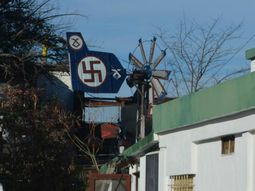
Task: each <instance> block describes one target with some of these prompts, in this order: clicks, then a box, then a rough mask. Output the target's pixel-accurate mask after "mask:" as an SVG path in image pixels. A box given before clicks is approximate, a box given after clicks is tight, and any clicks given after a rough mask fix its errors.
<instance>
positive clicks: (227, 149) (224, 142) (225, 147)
mask: <svg viewBox="0 0 255 191" xmlns="http://www.w3.org/2000/svg"><path fill="white" fill-rule="evenodd" d="M234 151H235V136H233V135H231V136H226V137H222V138H221V154H223V155H227V154H231V153H234Z"/></svg>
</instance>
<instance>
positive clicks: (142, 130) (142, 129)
mask: <svg viewBox="0 0 255 191" xmlns="http://www.w3.org/2000/svg"><path fill="white" fill-rule="evenodd" d="M141 88H142V90H141V105H140V139H142V138H144V137H145V115H144V109H145V108H144V106H145V104H144V96H145V84H142V87H141Z"/></svg>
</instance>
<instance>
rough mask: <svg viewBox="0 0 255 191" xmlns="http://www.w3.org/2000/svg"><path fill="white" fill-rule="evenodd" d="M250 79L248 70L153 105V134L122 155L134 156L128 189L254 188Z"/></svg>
mask: <svg viewBox="0 0 255 191" xmlns="http://www.w3.org/2000/svg"><path fill="white" fill-rule="evenodd" d="M254 53H255V49H252V50H250V51H247V53H246V57H247V59H251V60H252V59H253V58H254V56H253V55H255V54H254ZM252 64H253V62H252ZM254 82H255V73H254V72H252V73H250V74H247V75H245V76H243V77H240V78H237V79H234V80H229V81H226V82H224V83H222V84H219V85H217V86H215V87H212V88H208V89H204V90H201V91H199V92H197V93H194V94H191V95H187V96H184V97H181V98H178V99H175V100H173V101H169V102H167V103H164V104H161V105H158V106H155V107H154V109H153V133H151V134H150V135H148V136H146V137H145V138H144V139H142V140H141V141H139V142H138V143H136V144H134V145H133V146H131V147H129V148H128V149H126V150H125V151H124V152H123V154H122V157H124V158H130V157H134V158H137V159H138V162H137V164H135V165H132V166H130V167H129V173H130V175H131V176H132V181H131V182H132V183H131V187H132V189H131V190H132V191H137V190H139V191H157V190H159V191H177V190H178V191H183V190H185V191H186V190H188V191H193V190H194V191H205V190H206V191H223V190H231V191H240V190H245V191H254V190H255V181H254V180H255V83H254Z"/></svg>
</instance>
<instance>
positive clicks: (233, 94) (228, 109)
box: [153, 73, 255, 133]
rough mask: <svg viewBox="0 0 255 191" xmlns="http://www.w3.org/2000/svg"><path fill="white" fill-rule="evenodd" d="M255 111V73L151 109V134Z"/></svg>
mask: <svg viewBox="0 0 255 191" xmlns="http://www.w3.org/2000/svg"><path fill="white" fill-rule="evenodd" d="M252 108H255V73H250V74H248V75H246V76H243V77H240V78H237V79H234V80H230V81H226V82H224V83H222V84H219V85H217V86H214V87H212V88H208V89H204V90H201V91H199V92H197V93H194V94H191V95H188V96H184V97H181V98H178V99H175V100H173V101H169V102H167V103H164V104H161V105H157V106H155V107H154V108H153V129H154V133H162V132H165V131H169V130H172V129H176V128H180V127H184V126H188V125H193V124H197V123H200V122H204V121H208V120H211V119H216V118H220V117H224V116H227V115H231V114H235V113H238V112H241V111H245V110H249V109H252Z"/></svg>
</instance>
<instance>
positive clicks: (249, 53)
mask: <svg viewBox="0 0 255 191" xmlns="http://www.w3.org/2000/svg"><path fill="white" fill-rule="evenodd" d="M245 58H246V59H247V60H252V59H254V58H255V48H251V49H249V50H246V51H245Z"/></svg>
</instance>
